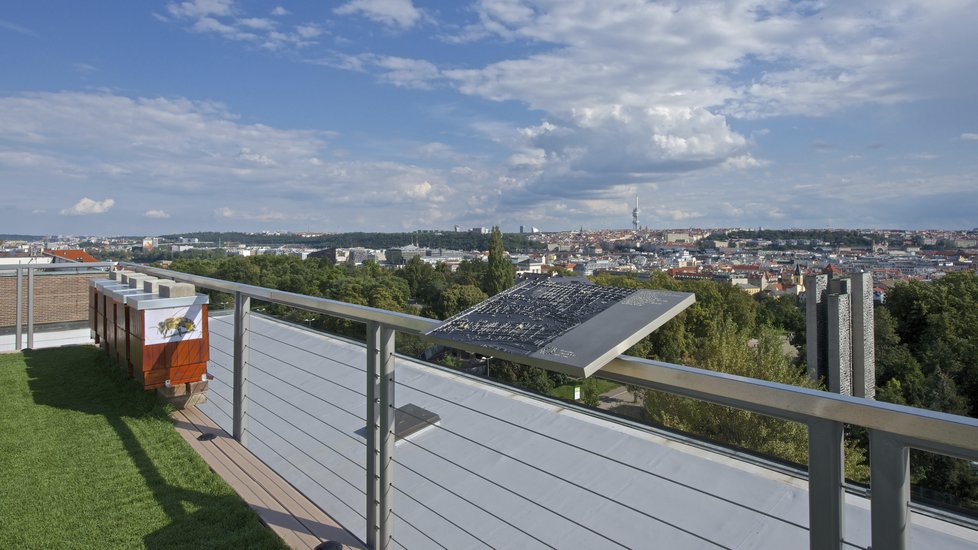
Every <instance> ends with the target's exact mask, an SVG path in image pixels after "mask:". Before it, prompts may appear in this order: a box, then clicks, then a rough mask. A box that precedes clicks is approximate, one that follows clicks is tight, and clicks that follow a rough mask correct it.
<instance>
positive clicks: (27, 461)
mask: <svg viewBox="0 0 978 550" xmlns="http://www.w3.org/2000/svg"><path fill="white" fill-rule="evenodd" d="M0 548H3V549H8V548H98V549H103V548H287V547H286V546H285V544H284V543H283V542H282V541H281V540H280V539H279V538H278V537H277V536H276V535H275V534H274V533H272V532H271V531H270V530H268V529H267V528H265V527H264V526H263V525H261V524H260V523H259V521H258V516H257V515H256V514H255V513H254V512H253V511H252V510H251V509H250V508H248V506H247V505H246V504H245V503H244V502H243V501H242V500H241V499H240V498H239V497H238V496H237V495H236V494H235V493H234V491H233V490H232V489H231V488H230V487H229V486H228V485H227V484H226V483H224V481H223V480H221V479H220V478H219V477H218V476H217V475H216V474H214V473H213V472H211V471H210V469H209V468H208V466H207V464H206V463H204V461H203V460H202V459H201V458H200V457H199V456H198V455H197V453H196V452H195V451H194V450H193V449H191V448H190V446H188V445H187V444H186V442H185V441H184V440H183V439H181V437H180V436H179V435H178V434H177V432H176V431H175V430H174V428H173V423H172V421H171V420H170V417H169V416H168V414H167V409H166V407H165V406H163V405H162V404H160V403H158V402H157V400H156V399H155V397H154V396H153V394H151V393H147V392H143V391H140V390H139V389H137V388H136V387H135V386H133V385H132V383H131V382H129V381H127V380H125V378H124V377H123V376H121V375H120V374H119V372H118V370H117V369H116V367H115V365H114V364H112V363H110V362H109V361H107V360H106V359H104V357H103V356H102V355H101V353H100V352H99V351H98V350H97V349H96V348H94V347H90V346H86V347H70V348H60V349H50V350H36V351H26V352H24V353H23V354H20V353H17V354H0Z"/></svg>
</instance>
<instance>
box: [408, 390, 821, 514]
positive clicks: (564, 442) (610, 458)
mask: <svg viewBox="0 0 978 550" xmlns="http://www.w3.org/2000/svg"><path fill="white" fill-rule="evenodd" d="M397 385H398V386H402V387H404V388H407V389H409V390H411V391H414V392H417V393H420V394H422V395H425V396H428V397H431V398H434V399H437V400H439V401H441V402H443V403H447V404H448V405H451V406H453V407H457V408H459V409H464V410H467V411H469V412H472V413H475V414H478V415H480V416H483V417H485V418H488V419H490V420H492V421H495V422H499V423H501V424H505V425H506V426H509V427H512V428H515V429H518V430H521V431H524V432H527V433H529V434H532V435H535V436H539V437H543V438H545V439H547V440H549V441H552V442H554V443H556V444H558V445H562V446H565V447H568V448H570V449H573V450H575V451H579V452H582V453H585V454H587V455H590V456H593V457H595V458H598V459H600V460H602V461H606V462H610V463H613V464H615V465H617V466H621V467H623V468H626V469H629V470H632V471H634V472H636V473H638V474H642V475H647V476H650V477H653V478H656V479H658V480H661V481H663V482H666V483H670V484H673V485H677V486H679V487H682V488H684V489H688V490H690V491H694V492H696V493H699V494H702V495H704V496H706V497H709V498H712V499H716V500H720V501H723V502H726V503H727V504H731V505H733V506H736V507H738V508H743V509H745V510H749V511H750V512H753V513H757V514H761V515H763V516H766V517H769V518H771V519H773V520H776V521H779V522H782V523H786V524H788V525H792V526H794V527H798V528H801V529H807V526H805V525H802V524H801V523H798V522H795V521H791V520H789V519H786V518H782V517H778V516H776V515H774V514H771V513H769V512H766V511H764V510H761V509H758V508H755V507H751V506H748V505H746V504H743V503H740V502H736V501H734V500H731V499H729V498H725V497H723V496H721V495H717V494H714V493H712V492H710V491H707V490H704V489H701V488H699V487H694V486H693V485H690V484H688V483H683V482H682V481H679V480H676V479H671V478H669V477H667V476H663V475H659V474H656V473H654V472H650V471H649V470H646V469H644V468H641V467H639V466H636V465H634V464H629V463H627V462H625V461H623V460H619V459H617V458H615V457H613V456H609V455H608V454H604V453H599V452H597V451H594V450H592V449H588V448H586V447H583V446H581V445H577V444H575V443H571V442H570V441H567V440H566V439H561V438H558V437H554V436H552V435H550V434H547V433H544V432H541V431H538V430H533V429H530V428H528V427H527V426H525V425H523V424H519V423H517V422H513V421H510V420H506V419H505V418H501V417H499V416H495V415H492V414H490V413H488V412H485V411H481V410H479V409H476V408H474V407H469V406H467V405H463V404H461V403H457V402H455V401H452V400H451V399H447V398H445V397H443V396H441V395H438V394H435V393H432V392H429V391H426V390H423V389H421V388H418V387H416V386H412V385H410V384H405V383H404V382H401V381H397ZM407 414H410V413H407ZM412 416H413V415H412Z"/></svg>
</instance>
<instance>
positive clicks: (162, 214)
mask: <svg viewBox="0 0 978 550" xmlns="http://www.w3.org/2000/svg"><path fill="white" fill-rule="evenodd" d="M143 217H146V218H153V219H156V220H165V219H167V218H169V217H170V214H169V213H167V212H166V211H164V210H147V211H145V212H143Z"/></svg>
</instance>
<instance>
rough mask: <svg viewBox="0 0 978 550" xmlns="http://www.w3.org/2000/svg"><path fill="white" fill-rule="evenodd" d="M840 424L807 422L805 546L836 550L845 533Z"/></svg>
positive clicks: (839, 546) (843, 476)
mask: <svg viewBox="0 0 978 550" xmlns="http://www.w3.org/2000/svg"><path fill="white" fill-rule="evenodd" d="M843 438H844V434H843V429H842V424H841V423H839V422H833V421H831V420H822V419H813V420H809V421H808V545H809V547H810V548H812V549H813V550H814V549H818V550H829V549H831V550H840V549H841V548H842V538H843V535H844V533H845V487H844V485H843V483H844V481H845V456H844V447H845V446H844V444H843Z"/></svg>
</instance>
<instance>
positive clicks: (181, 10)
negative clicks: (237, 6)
mask: <svg viewBox="0 0 978 550" xmlns="http://www.w3.org/2000/svg"><path fill="white" fill-rule="evenodd" d="M233 6H234V1H233V0H190V1H187V2H170V3H169V4H167V5H166V11H167V13H169V14H170V15H172V16H174V17H204V16H208V15H222V16H226V15H231V11H232V7H233Z"/></svg>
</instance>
